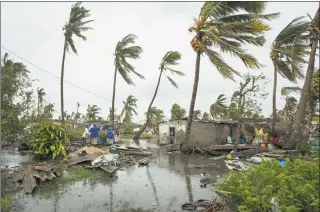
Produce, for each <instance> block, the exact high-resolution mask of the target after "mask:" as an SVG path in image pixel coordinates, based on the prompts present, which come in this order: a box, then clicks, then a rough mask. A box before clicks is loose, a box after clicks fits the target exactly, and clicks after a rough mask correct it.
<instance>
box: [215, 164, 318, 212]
mask: <svg viewBox="0 0 320 212" xmlns="http://www.w3.org/2000/svg"><path fill="white" fill-rule="evenodd" d="M319 177H320V176H319V163H317V162H308V161H303V160H300V159H296V160H295V161H294V162H291V161H287V165H286V166H284V167H282V166H280V165H279V163H278V162H277V161H273V162H264V163H261V164H259V165H253V166H251V168H249V169H247V170H246V171H244V172H243V173H239V172H234V171H232V172H229V173H228V175H227V176H226V180H225V181H224V182H221V183H219V184H218V185H217V189H218V190H219V191H222V192H225V193H226V194H229V195H230V196H231V197H232V198H234V199H235V200H236V202H237V206H238V210H239V211H240V212H244V211H246V212H249V211H250V212H264V211H266V212H267V211H270V209H271V206H272V205H271V203H270V201H271V199H272V197H274V198H275V199H276V200H277V201H278V203H279V210H280V211H287V212H289V211H290V212H291V211H292V212H293V211H297V212H298V211H310V212H312V211H314V212H316V211H318V209H319V206H320V204H319V191H320V190H319Z"/></svg>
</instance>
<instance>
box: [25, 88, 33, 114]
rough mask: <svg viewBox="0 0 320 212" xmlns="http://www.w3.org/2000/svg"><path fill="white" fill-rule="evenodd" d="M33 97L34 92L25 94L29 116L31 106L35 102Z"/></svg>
mask: <svg viewBox="0 0 320 212" xmlns="http://www.w3.org/2000/svg"><path fill="white" fill-rule="evenodd" d="M32 95H33V91H32V90H31V91H27V92H25V105H26V110H27V115H29V110H30V106H31V103H32V102H33V101H32Z"/></svg>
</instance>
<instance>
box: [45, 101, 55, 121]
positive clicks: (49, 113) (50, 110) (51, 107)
mask: <svg viewBox="0 0 320 212" xmlns="http://www.w3.org/2000/svg"><path fill="white" fill-rule="evenodd" d="M53 112H54V104H52V103H50V102H49V104H48V105H46V106H44V114H45V116H46V117H48V118H52V117H53Z"/></svg>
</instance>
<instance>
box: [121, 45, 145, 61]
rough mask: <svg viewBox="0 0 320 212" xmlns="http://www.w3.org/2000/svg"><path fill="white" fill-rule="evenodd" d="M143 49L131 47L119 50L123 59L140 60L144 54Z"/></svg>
mask: <svg viewBox="0 0 320 212" xmlns="http://www.w3.org/2000/svg"><path fill="white" fill-rule="evenodd" d="M142 51H143V50H142V48H141V47H140V46H130V47H127V48H124V49H121V50H119V54H120V55H121V56H122V57H126V58H131V59H138V58H140V54H141V53H142Z"/></svg>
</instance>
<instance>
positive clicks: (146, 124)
mask: <svg viewBox="0 0 320 212" xmlns="http://www.w3.org/2000/svg"><path fill="white" fill-rule="evenodd" d="M162 73H163V69H161V71H160V74H159V78H158V83H157V87H156V90H155V92H154V94H153V97H152V100H151V102H150V104H149V107H148V111H147V121H146V123H145V124H144V125H143V127H142V128H141V130H139V131H138V132H137V133H136V134H135V136H134V138H133V139H134V140H135V141H136V142H139V138H140V136H141V134H142V133H143V131H144V130H145V129H146V128H147V126H148V123H149V119H150V117H149V114H150V109H151V107H152V104H153V102H154V100H155V99H156V96H157V93H158V89H159V85H160V81H161V76H162Z"/></svg>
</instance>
